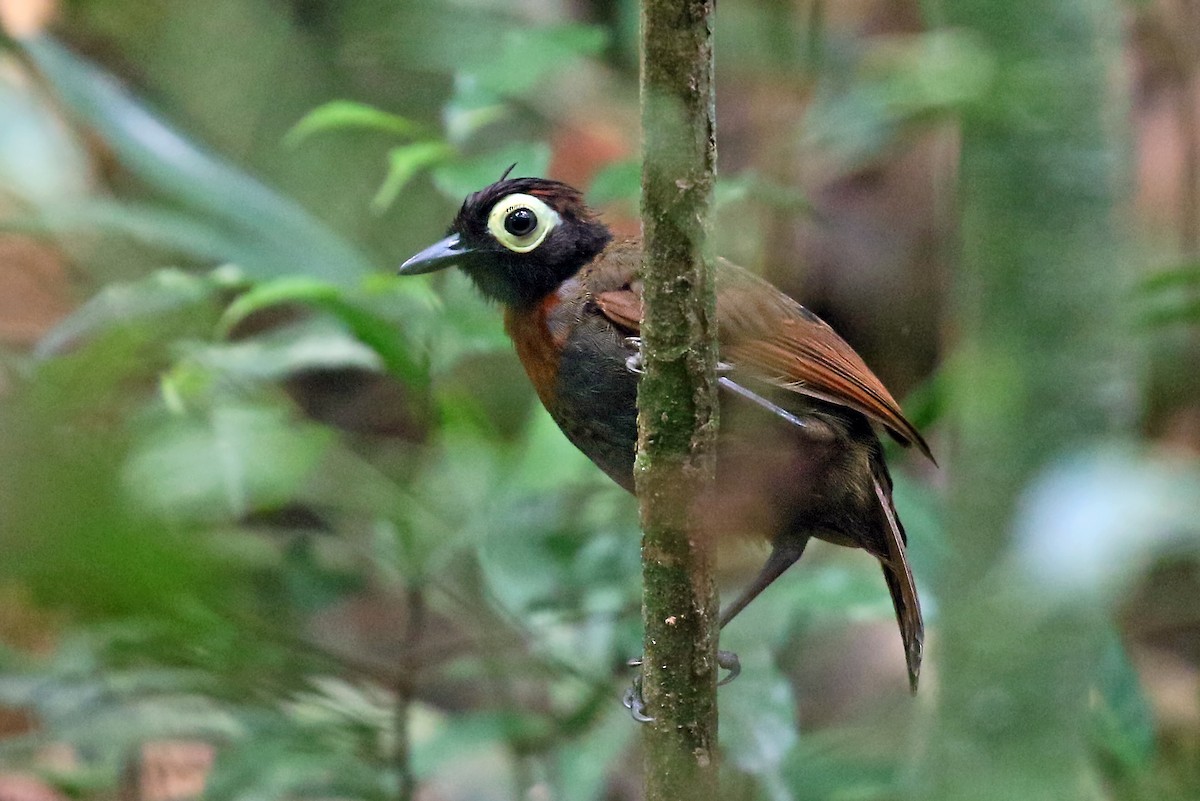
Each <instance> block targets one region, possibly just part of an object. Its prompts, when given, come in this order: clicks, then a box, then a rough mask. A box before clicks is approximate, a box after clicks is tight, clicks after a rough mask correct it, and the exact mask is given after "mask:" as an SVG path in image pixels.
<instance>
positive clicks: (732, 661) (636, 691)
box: [621, 651, 742, 723]
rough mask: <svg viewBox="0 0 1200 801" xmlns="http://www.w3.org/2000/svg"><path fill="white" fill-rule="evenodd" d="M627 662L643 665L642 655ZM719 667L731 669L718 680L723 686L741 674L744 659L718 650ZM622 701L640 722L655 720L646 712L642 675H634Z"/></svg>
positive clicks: (638, 665) (634, 665)
mask: <svg viewBox="0 0 1200 801" xmlns="http://www.w3.org/2000/svg"><path fill="white" fill-rule="evenodd" d="M626 664H627V665H629V667H632V668H636V667H641V666H642V660H641V658H640V657H639V658H637V659H630V660H629V661H628V662H627V663H626ZM717 667H719V668H721V669H722V670H727V671H729V673H728V674H727V675H726V676H724V677H723V678H721V680H720V681H718V682H717V686H718V687H721V686H724V685H726V684H728V683H729V682H731V681H733V680H734V679H736V678H737V677H738V676H739V675H741V672H742V660H740V659H738V655H737V654H735V653H734V652H733V651H717ZM621 703H622V704H624V706H625V708H626V709H628V710H629V716H630V717H632V718H633V719H634V720H636V721H637V722H638V723H653V722H654V718H653V717H652V716H650V715H647V714H646V699H645V698H643V697H642V677H641V675H638V676H635V677H634V679H633V682H632V683H631V684H630V685H629V689H628V690H626V691H625V695H623V696H622V697H621Z"/></svg>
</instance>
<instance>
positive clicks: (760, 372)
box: [595, 259, 933, 460]
mask: <svg viewBox="0 0 1200 801" xmlns="http://www.w3.org/2000/svg"><path fill="white" fill-rule="evenodd" d="M595 299H596V304H597V305H598V306H599V307H600V310H601V312H603V313H604V314H605V315H606V316H607V317H608V318H609V319H610V320H612V321H613V322H614V323H615V324H617V325H619V326H621V327H622V328H626V329H628V330H631V331H635V332H636V331H637V330H638V329H639V327H640V324H641V319H642V298H641V291H640V287H639V286H638V285H637V284H633V283H631V284H628V285H626V286H624V287H622V288H620V289H615V290H609V291H607V292H600V293H597V294H596V295H595ZM717 318H718V320H719V323H720V337H721V358H722V359H723V360H724V361H727V362H729V363H730V364H732V365H733V366H734V367H735V368H736V369H737V370H739V371H745V372H747V373H750V374H752V375H755V376H756V377H758V378H760V379H763V380H766V381H769V382H771V383H773V384H777V385H779V386H781V387H784V388H786V389H789V390H792V391H793V392H797V393H800V394H803V395H808V396H810V397H813V398H818V399H820V400H823V401H827V402H829V403H835V404H838V405H840V406H846V407H848V408H851V409H854V410H855V411H857V412H861V413H862V414H864V415H866V416H867V417H869V418H871V419H872V420H875V421H877V422H878V423H880V424H881V425H883V426H884V427H885V428H886V429H887V430H888V431H889V432H891V434H892V435H893V436H894V437H895V438H896V439H897V440H899V441H900V442H902V443H903V444H905V445H916V446H917V448H919V449H920V451H921V452H922V453H924V454H925V455H926V456H928V457H929V458H930V459H931V460H932V459H933V455H932V454H931V453H930V451H929V446H928V445H926V443H925V440H924V438H922V437H921V434H920V432H918V431H917V429H916V428H914V427H913V425H912V423H910V422H908V420H906V419H904V414H903V412H901V411H900V405H899V404H898V403H896V400H895V399H894V398H893V397H892V396H891V393H889V392H888V391H887V388H886V387H884V386H883V383H882V382H881V381H880V380H879V379H878V378H876V377H875V374H874V373H872V372H871V369H870V368H869V367H867V365H866V363H865V362H863V360H862V358H860V357H859V355H858V354H857V353H855V352H854V349H853V348H851V347H850V346H849V345H848V344H846V341H845V340H844V339H842V338H841V337H840V336H838V334H837V332H835V331H834V330H833V329H832V328H830V327H829V326H828V325H826V324H825V323H824V322H823V321H822V320H821V319H820V318H818V317H817V316H816V315H815V314H813V313H812V312H810V311H809V310H808V309H805V308H804V307H803V306H801V305H800V304H799V303H796V302H795V301H794V300H792V299H791V298H789V297H788V296H787V295H785V294H783V293H782V292H780V291H779V290H778V289H776V288H775V287H773V286H772V285H771V284H769V283H767V282H766V281H764V280H762V279H761V278H759V277H757V276H755V275H754V274H752V273H749V272H747V271H745V270H743V269H742V268H740V267H738V266H736V265H734V264H732V263H730V262H728V261H725V260H724V259H718V260H717Z"/></svg>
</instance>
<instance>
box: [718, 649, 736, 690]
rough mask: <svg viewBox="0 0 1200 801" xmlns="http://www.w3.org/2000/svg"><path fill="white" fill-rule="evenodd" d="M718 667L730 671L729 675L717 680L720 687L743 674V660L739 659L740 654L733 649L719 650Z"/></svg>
mask: <svg viewBox="0 0 1200 801" xmlns="http://www.w3.org/2000/svg"><path fill="white" fill-rule="evenodd" d="M717 667H719V668H721V669H722V670H728V671H729V673H728V675H726V676H725V677H724V678H722V679H721V680H720V681H718V682H717V686H718V687H723V686H724V685H726V684H728V683H729V682H731V681H733V680H734V679H736V678H737V677H738V676H740V675H741V673H742V660H740V659H738V655H737V654H735V653H734V652H733V651H717Z"/></svg>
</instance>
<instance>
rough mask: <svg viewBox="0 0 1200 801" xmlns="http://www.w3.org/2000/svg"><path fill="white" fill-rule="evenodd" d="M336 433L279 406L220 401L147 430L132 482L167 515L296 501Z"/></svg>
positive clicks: (239, 511)
mask: <svg viewBox="0 0 1200 801" xmlns="http://www.w3.org/2000/svg"><path fill="white" fill-rule="evenodd" d="M330 436H331V435H330V434H329V432H327V431H325V430H323V429H320V428H318V427H316V426H312V425H306V424H303V423H298V422H297V421H295V420H292V419H289V417H288V416H287V415H286V414H285V413H284V412H283V411H281V410H278V409H271V408H263V407H253V406H218V407H216V408H214V409H212V410H211V411H210V412H208V413H207V414H206V415H204V416H203V417H198V418H191V417H186V418H179V417H172V418H168V419H167V420H166V421H165V422H163V423H162V424H160V425H159V426H158V427H157V428H154V429H152V430H150V431H148V432H146V433H145V434H144V435H143V441H142V444H141V447H140V448H139V449H138V450H136V451H135V452H134V453H133V454H132V456H131V458H130V460H129V462H128V463H127V465H126V467H125V470H124V484H125V487H126V491H127V492H128V493H129V495H130V496H131V497H133V498H134V499H135V500H136V501H137V502H138V503H139V504H140V505H141V506H142V507H143V508H145V509H146V510H147V511H149V512H152V513H154V514H156V515H160V516H162V517H165V518H167V519H174V520H197V521H218V520H228V519H238V518H241V517H244V516H245V515H247V514H249V513H250V512H252V511H256V510H263V509H271V508H274V507H275V506H278V505H280V504H283V503H286V502H288V501H290V500H292V499H294V498H295V497H296V495H297V493H298V492H299V490H300V488H301V487H302V486H303V485H304V483H305V482H306V481H307V480H308V477H309V474H310V472H311V471H312V470H313V469H315V468H316V467H317V465H318V464H319V462H320V458H321V455H322V454H323V453H324V451H325V450H326V448H327V446H328V445H329V442H330Z"/></svg>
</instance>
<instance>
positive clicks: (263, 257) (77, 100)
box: [22, 35, 371, 283]
mask: <svg viewBox="0 0 1200 801" xmlns="http://www.w3.org/2000/svg"><path fill="white" fill-rule="evenodd" d="M22 47H23V48H24V50H25V52H26V53H27V54H28V55H29V57H30V59H31V60H32V61H33V62H34V64H35V65H36V66H37V67H38V69H39V70H40V71H41V73H42V75H43V76H44V77H45V78H46V80H47V81H48V82H49V83H50V85H51V86H52V87H53V88H54V89H55V90H56V92H57V93H58V96H59V97H60V98H61V100H62V102H63V103H64V105H65V106H66V107H67V109H68V110H69V111H70V112H71V113H72V114H73V115H75V116H76V117H77V118H78V119H79V120H80V121H81V122H82V123H83V124H85V125H87V126H88V127H90V128H91V129H92V130H94V131H95V132H96V133H97V134H98V135H99V136H100V137H101V138H102V139H103V140H104V142H105V143H106V144H107V145H108V146H109V147H110V148H111V149H112V152H113V154H114V156H115V157H116V158H117V159H118V160H119V161H120V162H121V163H122V164H123V165H124V166H125V167H126V168H127V169H129V170H130V172H132V173H133V174H134V175H136V176H137V177H138V178H139V179H141V180H142V181H143V182H145V183H146V184H147V185H148V186H149V187H151V188H153V189H154V190H156V191H158V192H160V193H162V194H163V195H165V196H167V197H168V198H170V199H172V200H174V201H176V202H178V203H181V204H183V205H185V206H187V207H189V208H191V209H193V210H194V211H196V212H198V213H200V214H202V215H204V216H205V217H207V218H208V219H207V220H206V222H207V223H208V224H210V225H212V226H214V227H215V228H217V229H218V230H219V231H220V232H221V234H222V235H221V236H214V237H213V240H212V242H211V243H210V245H211V249H212V250H214V251H220V250H222V248H223V247H224V246H225V244H226V243H227V241H228V240H232V241H235V242H240V243H243V244H246V245H253V247H247V248H246V249H245V251H243V252H240V253H236V254H234V253H230V254H228V255H227V256H226V257H225V258H223V259H221V260H223V261H229V260H236V261H238V262H239V264H240V265H241V266H242V267H243V268H244V269H245V270H246V271H247V273H248V274H250V275H252V276H255V277H263V276H272V275H281V274H288V273H297V272H299V273H308V274H310V275H317V276H322V277H325V278H327V279H328V280H331V281H335V282H342V283H344V282H346V281H348V280H351V279H356V278H357V277H358V276H360V275H362V274H364V273H366V272H369V271H370V270H371V266H370V264H369V263H368V262H367V260H366V259H365V258H364V257H363V255H362V254H361V253H359V252H358V251H357V250H356V249H355V248H354V247H353V246H352V245H350V244H349V243H348V242H346V241H345V240H343V239H342V238H341V237H339V236H338V235H337V234H335V233H333V232H332V231H331V230H329V229H328V228H327V227H326V226H325V225H324V224H322V223H321V222H320V221H319V220H317V219H315V218H314V217H313V216H312V215H310V214H309V213H308V212H307V211H305V210H304V209H303V208H301V207H300V206H299V205H297V204H296V203H295V202H293V201H291V200H289V199H287V198H285V197H283V196H281V195H279V194H277V193H276V192H274V191H272V190H271V189H268V188H267V187H266V186H265V185H263V184H262V183H260V182H259V181H257V180H255V179H254V178H251V177H250V176H249V175H247V174H246V173H244V172H242V171H241V170H239V169H237V168H236V167H234V166H232V165H230V164H228V163H227V162H225V161H223V160H222V159H220V158H217V157H215V156H213V155H210V154H208V153H205V152H204V151H203V150H202V149H200V148H199V147H197V146H196V145H195V144H193V143H192V142H191V141H189V140H188V139H186V138H185V137H184V136H182V135H181V134H179V133H178V132H177V131H175V130H174V129H173V128H171V127H170V126H168V125H167V124H165V123H164V122H163V121H162V120H160V119H159V118H158V117H157V116H156V115H154V114H152V113H151V112H150V111H149V110H147V108H146V107H145V106H144V105H143V104H141V103H140V102H139V101H138V100H136V99H135V98H134V97H133V96H132V95H131V94H129V92H127V91H126V90H125V89H124V88H123V87H122V86H121V85H120V84H118V83H117V81H116V80H114V79H113V78H112V77H111V76H109V75H108V74H106V73H104V72H102V71H101V70H99V69H98V68H96V67H95V66H93V65H92V64H90V63H89V62H87V61H85V60H84V59H82V58H80V57H78V56H76V55H74V54H73V53H71V52H70V51H69V50H67V49H66V48H64V47H63V46H61V45H59V44H58V43H57V42H56V41H55V40H54V39H52V38H50V37H48V36H44V35H43V36H39V37H37V38H33V39H29V40H26V41H24V42H22ZM192 244H193V246H194V244H195V243H192Z"/></svg>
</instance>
